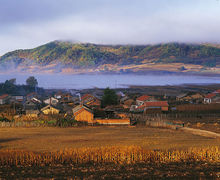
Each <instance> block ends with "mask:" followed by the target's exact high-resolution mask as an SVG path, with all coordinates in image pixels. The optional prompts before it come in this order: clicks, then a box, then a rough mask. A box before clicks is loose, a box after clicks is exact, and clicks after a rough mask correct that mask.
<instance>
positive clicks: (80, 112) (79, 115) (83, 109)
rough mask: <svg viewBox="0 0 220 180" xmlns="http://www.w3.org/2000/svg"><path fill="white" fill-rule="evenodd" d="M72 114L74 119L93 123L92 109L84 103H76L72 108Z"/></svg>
mask: <svg viewBox="0 0 220 180" xmlns="http://www.w3.org/2000/svg"><path fill="white" fill-rule="evenodd" d="M72 111H73V116H74V118H75V120H76V121H84V122H88V123H93V122H94V121H93V120H94V114H93V111H92V110H91V109H90V108H89V107H88V106H85V105H78V106H76V107H74V108H73V109H72Z"/></svg>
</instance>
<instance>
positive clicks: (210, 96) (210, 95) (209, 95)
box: [205, 93, 216, 99]
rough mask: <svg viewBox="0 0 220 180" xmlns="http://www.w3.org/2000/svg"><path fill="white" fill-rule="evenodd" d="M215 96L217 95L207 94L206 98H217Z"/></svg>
mask: <svg viewBox="0 0 220 180" xmlns="http://www.w3.org/2000/svg"><path fill="white" fill-rule="evenodd" d="M215 96H216V94H215V93H210V94H207V95H206V96H205V98H208V99H210V98H213V97H215Z"/></svg>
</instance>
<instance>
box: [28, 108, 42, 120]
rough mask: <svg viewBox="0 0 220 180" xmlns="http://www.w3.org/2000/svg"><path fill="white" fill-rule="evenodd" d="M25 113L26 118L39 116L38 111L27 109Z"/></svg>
mask: <svg viewBox="0 0 220 180" xmlns="http://www.w3.org/2000/svg"><path fill="white" fill-rule="evenodd" d="M25 113H26V116H29V117H33V118H35V117H38V115H39V114H40V111H39V110H38V109H36V110H32V109H27V110H26V111H25Z"/></svg>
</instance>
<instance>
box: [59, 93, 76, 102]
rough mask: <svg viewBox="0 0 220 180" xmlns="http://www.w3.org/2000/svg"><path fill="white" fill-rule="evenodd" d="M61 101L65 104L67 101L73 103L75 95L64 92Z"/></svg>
mask: <svg viewBox="0 0 220 180" xmlns="http://www.w3.org/2000/svg"><path fill="white" fill-rule="evenodd" d="M60 102H61V103H63V104H65V103H67V104H68V103H73V96H72V95H71V94H68V93H67V94H63V95H62V97H61V99H60Z"/></svg>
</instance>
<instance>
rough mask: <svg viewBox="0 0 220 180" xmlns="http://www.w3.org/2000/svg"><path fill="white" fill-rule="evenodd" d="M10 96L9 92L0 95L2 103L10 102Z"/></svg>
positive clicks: (0, 102)
mask: <svg viewBox="0 0 220 180" xmlns="http://www.w3.org/2000/svg"><path fill="white" fill-rule="evenodd" d="M9 100H10V96H9V95H8V94H3V95H1V96H0V104H8V103H9Z"/></svg>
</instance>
